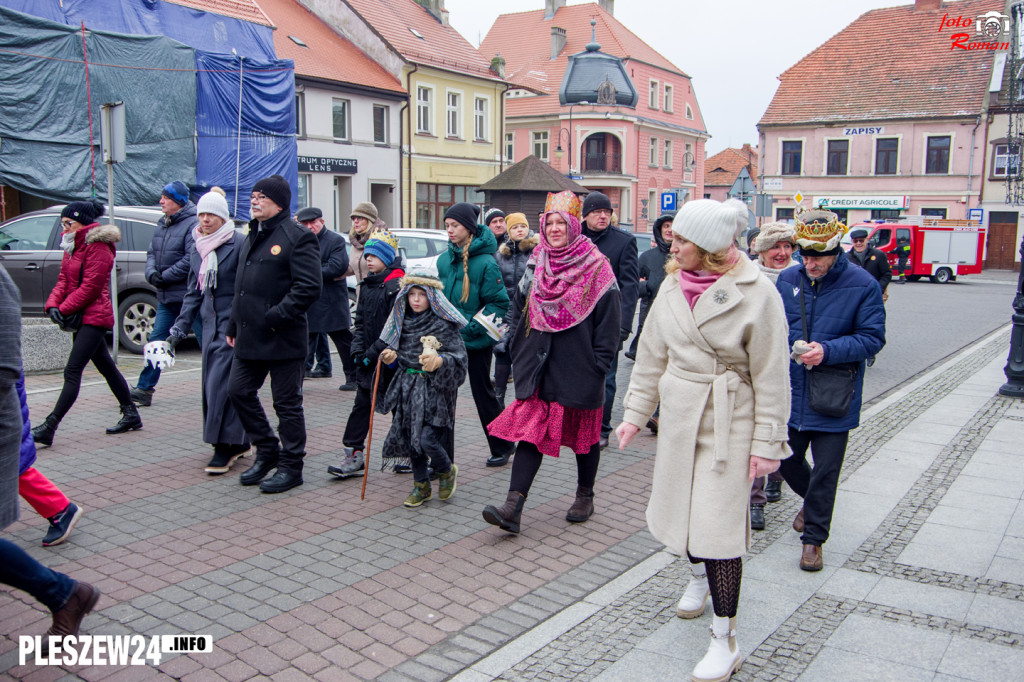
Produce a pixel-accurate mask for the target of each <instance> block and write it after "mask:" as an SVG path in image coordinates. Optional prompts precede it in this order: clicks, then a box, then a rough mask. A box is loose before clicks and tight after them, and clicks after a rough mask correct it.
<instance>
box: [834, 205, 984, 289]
mask: <svg viewBox="0 0 1024 682" xmlns="http://www.w3.org/2000/svg"><path fill="white" fill-rule="evenodd" d="M856 228H863V229H865V230H867V231H868V243H869V244H871V245H872V246H875V247H877V248H878V249H880V250H881V251H883V252H885V254H886V257H887V258H888V259H889V265H890V266H891V267H892V269H893V273H892V274H893V276H895V275H896V263H897V262H898V260H899V258H898V255H897V246H898V244H899V241H900V240H901V239H903V238H906V239H909V240H910V257H909V259H908V263H907V268H908V269H907V279H909V280H910V281H911V282H916V281H918V280H919V279H921V278H922V277H927V278H929V279H930V280H931V281H932V282H936V283H939V284H945V283H946V282H953V281H956V278H957V276H958V275H977V274H979V273H980V272H981V264H982V259H983V255H984V251H985V228H984V227H981V225H980V224H979V222H978V221H977V220H946V219H944V218H931V217H928V216H906V217H903V218H897V219H895V220H879V221H871V222H866V223H857V224H855V225H851V226H850V229H851V230H853V229H856Z"/></svg>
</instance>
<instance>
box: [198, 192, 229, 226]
mask: <svg viewBox="0 0 1024 682" xmlns="http://www.w3.org/2000/svg"><path fill="white" fill-rule="evenodd" d="M200 213H212V214H213V215H215V216H219V217H221V218H223V219H224V222H228V221H230V220H231V212H230V211H229V210H228V202H227V199H225V198H224V190H222V189H221V188H220V187H214V188H212V189H211V190H210V191H209V192H207V193H206V194H204V195H203V196H201V197H199V203H198V204H196V214H197V215H198V214H200Z"/></svg>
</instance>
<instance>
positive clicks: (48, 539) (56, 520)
mask: <svg viewBox="0 0 1024 682" xmlns="http://www.w3.org/2000/svg"><path fill="white" fill-rule="evenodd" d="M80 518H82V508H81V507H79V506H78V505H77V504H75V503H74V502H68V506H66V507H64V511H61V512H58V513H57V514H54V515H53V516H51V517H50V518H49V519H48V521H49V522H50V530H49V531H47V533H46V536H45V537H44V538H43V547H53V546H54V545H59V544H60V543H62V542H64V541H65V540H67V539H68V536H69V535H71V529H72V528H74V527H75V524H76V523H78V519H80Z"/></svg>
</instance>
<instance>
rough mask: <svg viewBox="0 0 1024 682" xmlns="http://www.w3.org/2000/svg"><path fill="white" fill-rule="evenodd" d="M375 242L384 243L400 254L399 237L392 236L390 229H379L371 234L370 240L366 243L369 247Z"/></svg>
mask: <svg viewBox="0 0 1024 682" xmlns="http://www.w3.org/2000/svg"><path fill="white" fill-rule="evenodd" d="M373 241H377V242H384V243H385V244H387V245H388V246H390V247H391V248H392V249H394V250H395V252H396V253H397V252H398V237H396V236H395V235H393V234H391V231H390V230H388V229H380V228H378V229H376V230H374V231H373V232H371V233H370V238H369V239H367V240H366V243H367V245H369V243H370V242H373Z"/></svg>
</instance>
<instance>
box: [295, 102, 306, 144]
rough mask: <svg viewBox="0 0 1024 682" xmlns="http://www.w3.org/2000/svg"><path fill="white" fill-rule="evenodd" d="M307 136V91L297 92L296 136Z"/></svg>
mask: <svg viewBox="0 0 1024 682" xmlns="http://www.w3.org/2000/svg"><path fill="white" fill-rule="evenodd" d="M305 136H306V93H304V92H296V93H295V137H305Z"/></svg>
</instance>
